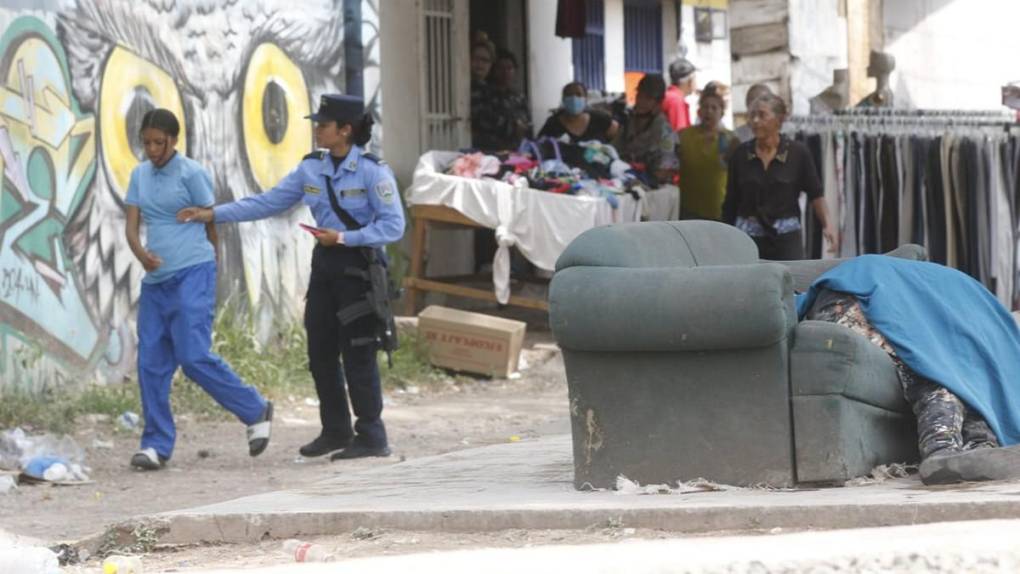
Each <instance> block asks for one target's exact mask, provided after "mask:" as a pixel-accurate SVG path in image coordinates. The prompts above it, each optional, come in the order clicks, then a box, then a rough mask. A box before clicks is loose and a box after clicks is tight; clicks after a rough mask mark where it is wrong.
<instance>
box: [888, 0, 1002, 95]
mask: <svg viewBox="0 0 1020 574" xmlns="http://www.w3.org/2000/svg"><path fill="white" fill-rule="evenodd" d="M884 19H885V49H886V51H888V52H890V53H892V54H893V55H894V56H895V57H896V70H895V72H893V75H892V78H891V82H890V84H891V87H892V89H893V91H894V93H895V97H896V107H910V108H942V109H952V108H962V109H998V108H1000V105H1001V95H1000V87H1001V86H1002V85H1003V84H1005V83H1007V82H1010V81H1016V80H1020V68H1018V66H1017V65H1016V57H1017V54H1020V34H1017V30H1016V28H1017V23H1018V22H1020V2H1017V1H1016V0H966V1H965V0H915V1H912V2H895V1H892V0H886V2H885V10H884Z"/></svg>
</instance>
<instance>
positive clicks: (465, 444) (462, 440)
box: [460, 438, 471, 446]
mask: <svg viewBox="0 0 1020 574" xmlns="http://www.w3.org/2000/svg"><path fill="white" fill-rule="evenodd" d="M460 444H462V445H464V446H467V445H469V444H471V441H469V440H468V439H466V438H462V439H460Z"/></svg>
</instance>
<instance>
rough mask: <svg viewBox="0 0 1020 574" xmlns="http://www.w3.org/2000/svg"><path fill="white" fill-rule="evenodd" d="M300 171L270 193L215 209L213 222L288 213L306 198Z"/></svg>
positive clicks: (290, 174)
mask: <svg viewBox="0 0 1020 574" xmlns="http://www.w3.org/2000/svg"><path fill="white" fill-rule="evenodd" d="M300 170H301V167H300V166H298V167H297V168H296V169H294V170H293V171H291V172H290V173H289V174H287V176H286V177H284V178H283V179H282V180H280V183H278V184H277V185H276V187H274V188H273V189H270V190H269V191H266V192H264V193H260V194H258V195H251V196H248V197H245V198H243V199H239V200H237V201H234V202H231V203H224V204H222V205H217V206H216V207H214V208H213V212H214V216H213V220H214V221H215V222H216V223H227V222H231V221H255V220H256V219H265V218H267V217H272V216H274V215H277V214H280V213H283V212H284V211H287V210H288V209H290V208H291V207H292V206H293V205H294V204H295V203H297V202H299V201H301V198H302V197H303V196H304V191H303V190H302V187H301V182H302V174H301V171H300Z"/></svg>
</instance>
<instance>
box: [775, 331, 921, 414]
mask: <svg viewBox="0 0 1020 574" xmlns="http://www.w3.org/2000/svg"><path fill="white" fill-rule="evenodd" d="M790 379H791V381H790V384H791V392H792V393H793V396H795V397H796V396H807V395H842V396H844V397H846V398H848V399H852V400H855V401H859V402H862V403H866V404H869V405H872V406H875V407H879V408H883V409H886V410H890V411H896V412H910V406H909V405H908V404H907V402H906V401H905V400H904V399H903V390H902V389H901V387H900V384H899V378H898V377H897V375H896V367H895V366H894V365H893V362H892V359H890V358H889V355H887V354H886V352H885V351H883V350H882V349H881V348H879V347H878V346H877V345H875V344H874V343H872V342H871V341H868V340H867V339H865V338H864V337H862V336H860V335H858V334H857V333H854V332H853V331H851V330H850V329H848V328H846V327H844V326H842V325H837V324H835V323H829V322H825V321H802V322H801V323H800V324H799V325H797V328H796V329H795V330H794V343H793V348H792V349H791V350H790Z"/></svg>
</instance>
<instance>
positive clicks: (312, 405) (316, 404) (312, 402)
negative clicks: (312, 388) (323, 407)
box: [305, 397, 319, 407]
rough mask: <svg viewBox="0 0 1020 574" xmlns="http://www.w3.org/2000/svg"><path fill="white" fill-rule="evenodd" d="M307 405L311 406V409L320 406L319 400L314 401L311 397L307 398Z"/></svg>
mask: <svg viewBox="0 0 1020 574" xmlns="http://www.w3.org/2000/svg"><path fill="white" fill-rule="evenodd" d="M305 404H306V405H308V406H310V407H317V406H319V399H313V398H311V397H305Z"/></svg>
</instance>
